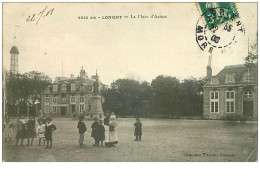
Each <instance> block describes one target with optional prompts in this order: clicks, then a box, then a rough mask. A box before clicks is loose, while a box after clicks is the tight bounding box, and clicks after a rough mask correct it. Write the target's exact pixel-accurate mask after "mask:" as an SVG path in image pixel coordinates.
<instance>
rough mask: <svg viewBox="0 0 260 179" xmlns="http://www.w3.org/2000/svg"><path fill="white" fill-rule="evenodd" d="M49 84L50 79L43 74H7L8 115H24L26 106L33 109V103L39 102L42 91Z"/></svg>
mask: <svg viewBox="0 0 260 179" xmlns="http://www.w3.org/2000/svg"><path fill="white" fill-rule="evenodd" d="M50 82H51V81H50V78H49V77H48V76H46V75H45V74H44V73H40V72H35V71H33V72H29V73H25V74H9V75H8V76H7V80H6V91H7V105H8V113H9V114H8V115H11V116H14V113H19V114H20V113H21V114H26V112H25V111H26V106H28V105H29V106H30V105H31V108H34V105H35V103H36V102H37V101H38V102H40V101H41V96H40V94H41V92H42V90H44V88H45V87H46V86H48V85H49V84H50ZM16 107H17V109H16ZM20 109H22V110H20Z"/></svg>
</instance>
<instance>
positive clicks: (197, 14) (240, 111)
mask: <svg viewBox="0 0 260 179" xmlns="http://www.w3.org/2000/svg"><path fill="white" fill-rule="evenodd" d="M2 162H258V3H257V2H251V3H245V2H244V3H242V2H189V3H188V2H186V3H184V2H179V3H174V2H165V3H162V2H161V3H159V2H157V3H152V2H149V3H148V2H147V3H98V2H93V3H83V2H77V3H76V2H67V3H65V2H55V3H54V2H53V3H51V2H30V3H28V2H27V3H26V2H21V3H19V2H3V3H2Z"/></svg>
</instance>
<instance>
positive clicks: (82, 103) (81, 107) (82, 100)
mask: <svg viewBox="0 0 260 179" xmlns="http://www.w3.org/2000/svg"><path fill="white" fill-rule="evenodd" d="M83 111H85V97H84V96H80V98H79V112H80V113H83Z"/></svg>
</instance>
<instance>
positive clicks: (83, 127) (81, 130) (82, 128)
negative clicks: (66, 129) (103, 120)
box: [77, 121, 87, 134]
mask: <svg viewBox="0 0 260 179" xmlns="http://www.w3.org/2000/svg"><path fill="white" fill-rule="evenodd" d="M77 128H78V129H79V133H80V134H84V133H85V132H86V131H87V127H86V125H85V123H84V122H82V121H79V122H78V126H77Z"/></svg>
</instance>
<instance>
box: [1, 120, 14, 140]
mask: <svg viewBox="0 0 260 179" xmlns="http://www.w3.org/2000/svg"><path fill="white" fill-rule="evenodd" d="M12 128H13V124H12V123H11V122H10V119H9V118H7V119H6V120H5V122H4V130H3V132H4V139H5V142H7V141H8V139H9V141H10V142H12V137H13V129H12Z"/></svg>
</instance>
